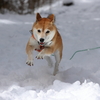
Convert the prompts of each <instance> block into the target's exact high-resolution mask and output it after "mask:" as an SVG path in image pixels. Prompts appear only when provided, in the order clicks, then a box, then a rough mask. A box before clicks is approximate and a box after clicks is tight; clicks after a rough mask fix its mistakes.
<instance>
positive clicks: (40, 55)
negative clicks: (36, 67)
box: [36, 53, 44, 59]
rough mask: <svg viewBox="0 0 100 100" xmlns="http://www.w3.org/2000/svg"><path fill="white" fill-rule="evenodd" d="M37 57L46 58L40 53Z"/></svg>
mask: <svg viewBox="0 0 100 100" xmlns="http://www.w3.org/2000/svg"><path fill="white" fill-rule="evenodd" d="M36 58H37V59H43V58H44V55H43V54H41V53H39V54H38V55H37V56H36Z"/></svg>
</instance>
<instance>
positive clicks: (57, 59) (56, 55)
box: [53, 51, 61, 75]
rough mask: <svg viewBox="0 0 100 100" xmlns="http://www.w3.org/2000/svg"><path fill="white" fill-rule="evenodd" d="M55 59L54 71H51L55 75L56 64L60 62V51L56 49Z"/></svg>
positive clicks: (56, 70)
mask: <svg viewBox="0 0 100 100" xmlns="http://www.w3.org/2000/svg"><path fill="white" fill-rule="evenodd" d="M54 55H55V60H56V63H55V68H54V72H53V75H56V74H57V72H58V66H59V63H60V60H61V58H60V52H59V51H56V52H55V54H54Z"/></svg>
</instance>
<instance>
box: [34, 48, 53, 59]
mask: <svg viewBox="0 0 100 100" xmlns="http://www.w3.org/2000/svg"><path fill="white" fill-rule="evenodd" d="M52 53H53V49H52V48H50V47H47V48H44V49H43V50H42V51H41V52H40V53H39V54H38V55H37V56H36V58H37V59H44V57H45V56H50V55H51V54H52Z"/></svg>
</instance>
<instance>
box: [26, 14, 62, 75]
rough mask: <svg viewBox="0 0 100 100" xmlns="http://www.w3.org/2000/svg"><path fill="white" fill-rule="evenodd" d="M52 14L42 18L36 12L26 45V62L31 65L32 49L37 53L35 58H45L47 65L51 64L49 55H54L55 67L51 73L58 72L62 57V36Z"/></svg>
mask: <svg viewBox="0 0 100 100" xmlns="http://www.w3.org/2000/svg"><path fill="white" fill-rule="evenodd" d="M54 19H55V17H54V15H53V14H51V15H49V16H48V17H47V18H42V17H41V15H40V14H39V13H37V14H36V22H35V23H34V24H33V26H32V30H31V32H32V36H31V37H30V39H29V41H28V43H27V45H26V53H27V56H28V58H27V61H26V64H28V65H30V66H32V65H33V50H37V51H38V52H39V53H38V55H37V56H36V58H37V59H43V58H45V59H46V60H47V61H48V65H49V66H52V60H51V58H50V56H51V55H52V54H53V55H54V56H55V61H56V63H55V68H54V72H53V75H56V74H57V72H58V66H59V63H60V61H61V58H62V50H63V43H62V38H61V36H60V34H59V32H58V30H57V28H56V26H55V24H54Z"/></svg>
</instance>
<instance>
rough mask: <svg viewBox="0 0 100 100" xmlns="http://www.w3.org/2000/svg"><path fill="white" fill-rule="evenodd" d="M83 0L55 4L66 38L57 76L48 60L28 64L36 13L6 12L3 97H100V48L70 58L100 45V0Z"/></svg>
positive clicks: (2, 22) (0, 48) (0, 57)
mask: <svg viewBox="0 0 100 100" xmlns="http://www.w3.org/2000/svg"><path fill="white" fill-rule="evenodd" d="M78 1H79V0H75V5H74V6H72V7H65V6H61V4H60V5H59V7H58V6H54V7H53V8H52V9H51V11H52V13H54V14H55V16H56V25H57V27H58V30H59V32H60V33H61V36H62V38H63V44H64V50H63V58H62V61H61V63H60V65H59V73H58V74H57V75H56V76H53V75H52V72H53V67H52V68H50V67H49V66H48V65H47V62H46V61H45V60H37V59H35V58H34V66H32V67H29V66H27V65H26V64H25V61H26V54H25V46H26V43H27V41H28V39H29V37H30V36H31V34H30V33H29V30H30V29H31V27H32V23H33V22H34V21H35V15H24V16H19V15H10V14H7V15H0V100H100V86H99V84H100V49H96V50H91V51H84V52H79V53H76V55H75V56H74V57H73V58H72V59H71V60H70V57H71V56H72V55H73V53H74V52H75V51H77V50H83V49H88V48H94V47H100V1H99V0H96V1H95V2H94V1H93V0H91V1H92V2H88V3H87V2H85V1H86V0H83V1H84V2H83V3H82V2H79V3H78ZM88 1H90V0H88ZM46 12H47V11H46ZM46 12H45V13H44V12H43V11H41V14H42V16H47V14H46ZM36 54H37V52H35V55H36ZM52 59H54V58H53V57H52Z"/></svg>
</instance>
